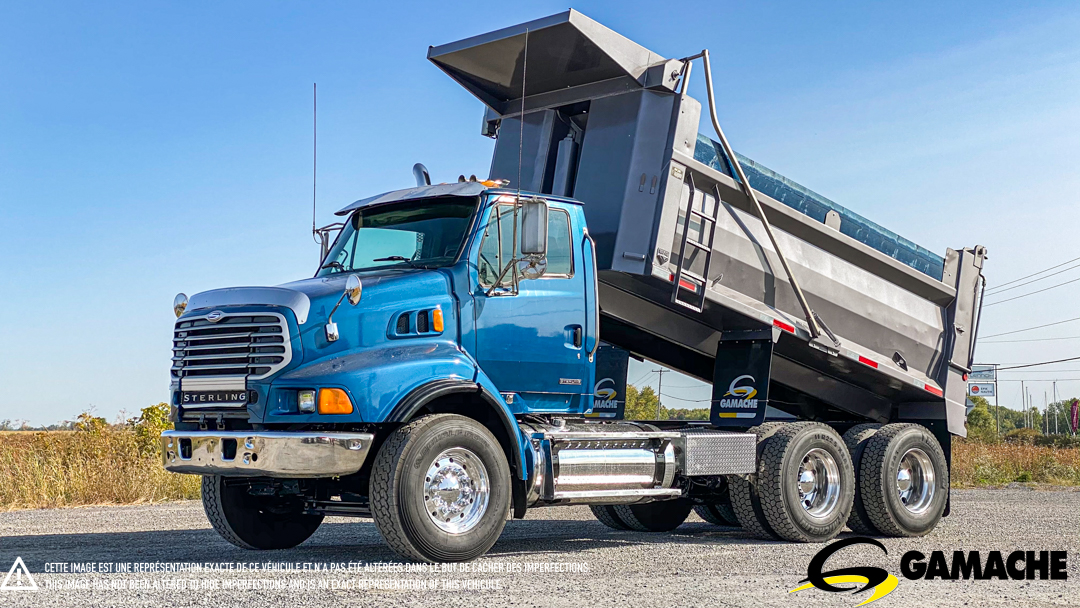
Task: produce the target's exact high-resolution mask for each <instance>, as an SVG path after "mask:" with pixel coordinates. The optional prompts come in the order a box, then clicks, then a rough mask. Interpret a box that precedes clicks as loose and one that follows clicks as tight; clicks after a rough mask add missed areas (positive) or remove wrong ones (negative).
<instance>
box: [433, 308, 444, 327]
mask: <svg viewBox="0 0 1080 608" xmlns="http://www.w3.org/2000/svg"><path fill="white" fill-rule="evenodd" d="M431 328H432V329H434V330H435V331H438V332H441V331H442V330H443V318H442V309H441V308H436V309H435V310H433V311H431Z"/></svg>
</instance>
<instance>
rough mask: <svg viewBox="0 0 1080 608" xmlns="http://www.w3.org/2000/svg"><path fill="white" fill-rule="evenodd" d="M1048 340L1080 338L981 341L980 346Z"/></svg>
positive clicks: (1074, 337) (1075, 337) (1076, 338)
mask: <svg viewBox="0 0 1080 608" xmlns="http://www.w3.org/2000/svg"><path fill="white" fill-rule="evenodd" d="M1048 340H1080V336H1065V337H1061V338H1030V339H1028V340H990V341H989V342H987V341H983V340H979V344H1008V343H1013V342H1046V341H1048Z"/></svg>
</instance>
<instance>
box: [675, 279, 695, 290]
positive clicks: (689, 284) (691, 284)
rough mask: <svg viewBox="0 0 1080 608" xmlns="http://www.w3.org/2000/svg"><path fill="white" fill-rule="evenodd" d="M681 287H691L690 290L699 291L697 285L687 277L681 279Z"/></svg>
mask: <svg viewBox="0 0 1080 608" xmlns="http://www.w3.org/2000/svg"><path fill="white" fill-rule="evenodd" d="M679 287H682V288H683V289H689V290H690V291H695V292H696V291H697V285H694V284H693V283H691V282H690V281H687V280H686V279H679Z"/></svg>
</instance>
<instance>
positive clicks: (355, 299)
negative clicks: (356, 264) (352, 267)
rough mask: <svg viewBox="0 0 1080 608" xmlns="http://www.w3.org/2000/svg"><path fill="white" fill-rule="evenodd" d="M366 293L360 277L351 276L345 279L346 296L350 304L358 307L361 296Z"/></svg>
mask: <svg viewBox="0 0 1080 608" xmlns="http://www.w3.org/2000/svg"><path fill="white" fill-rule="evenodd" d="M363 291H364V285H363V284H362V283H360V277H358V276H356V275H355V274H350V275H349V278H347V279H345V296H346V297H347V298H349V304H352V305H353V306H356V305H357V304H359V303H360V294H361V293H363Z"/></svg>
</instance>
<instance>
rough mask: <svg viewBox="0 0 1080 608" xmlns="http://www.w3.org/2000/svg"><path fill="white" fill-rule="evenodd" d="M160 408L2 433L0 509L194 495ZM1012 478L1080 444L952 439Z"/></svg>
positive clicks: (988, 479)
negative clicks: (166, 452) (165, 464)
mask: <svg viewBox="0 0 1080 608" xmlns="http://www.w3.org/2000/svg"><path fill="white" fill-rule="evenodd" d="M164 413H165V412H164V410H163V409H161V408H158V409H155V408H147V409H146V410H144V411H143V414H142V416H140V417H139V418H137V419H133V420H131V421H129V422H128V423H127V424H121V425H108V424H105V422H104V420H101V419H95V418H91V417H89V416H84V417H83V418H81V419H80V420H81V422H80V424H79V425H78V428H77V430H75V431H52V432H38V431H35V432H3V433H0V510H12V509H40V508H53V507H74V506H83V505H105V504H138V503H154V502H161V501H168V500H180V499H193V498H198V497H199V478H198V477H196V476H193V475H178V474H175V473H169V472H167V471H165V470H164V468H162V466H161V457H160V454H159V448H158V442H157V439H158V436H159V435H160V433H161V430H163V429H164V428H168V426H169V425H168V423H167V421H165V420H164V418H163V417H164ZM1012 482H1036V483H1047V484H1054V485H1072V486H1076V485H1080V449H1061V448H1051V447H1040V446H1032V445H1016V444H1009V443H1000V444H994V445H985V444H981V443H975V442H971V441H962V440H958V441H956V442H954V444H953V470H952V484H953V487H957V488H974V487H987V486H1000V485H1005V484H1008V483H1012Z"/></svg>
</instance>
